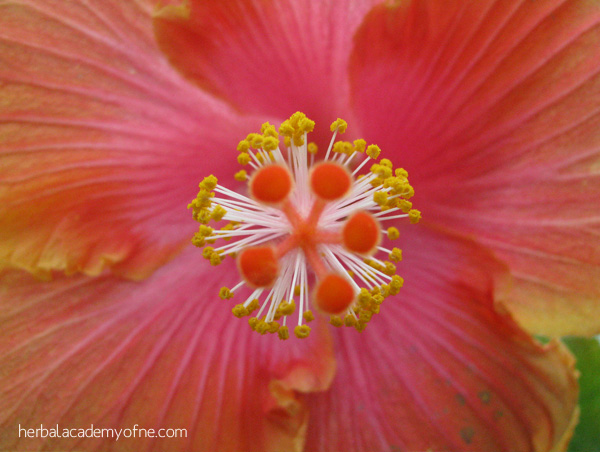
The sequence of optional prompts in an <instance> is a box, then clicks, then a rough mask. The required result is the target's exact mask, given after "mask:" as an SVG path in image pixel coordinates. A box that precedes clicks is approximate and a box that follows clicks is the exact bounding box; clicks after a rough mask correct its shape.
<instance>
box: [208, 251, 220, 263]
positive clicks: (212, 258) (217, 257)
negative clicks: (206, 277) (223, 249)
mask: <svg viewBox="0 0 600 452" xmlns="http://www.w3.org/2000/svg"><path fill="white" fill-rule="evenodd" d="M221 262H223V256H221V255H220V254H219V253H217V252H214V253H212V254H211V255H210V265H214V266H217V265H219V264H220V263H221Z"/></svg>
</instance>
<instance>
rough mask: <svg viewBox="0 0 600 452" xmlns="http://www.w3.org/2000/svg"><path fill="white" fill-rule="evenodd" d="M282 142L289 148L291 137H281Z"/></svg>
mask: <svg viewBox="0 0 600 452" xmlns="http://www.w3.org/2000/svg"><path fill="white" fill-rule="evenodd" d="M283 144H285V146H286V147H288V148H289V147H290V146H291V145H292V139H291V138H290V137H283Z"/></svg>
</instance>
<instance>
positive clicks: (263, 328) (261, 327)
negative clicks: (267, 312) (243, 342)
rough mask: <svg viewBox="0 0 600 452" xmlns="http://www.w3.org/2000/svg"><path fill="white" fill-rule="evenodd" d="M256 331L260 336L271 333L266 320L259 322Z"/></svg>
mask: <svg viewBox="0 0 600 452" xmlns="http://www.w3.org/2000/svg"><path fill="white" fill-rule="evenodd" d="M254 331H256V332H257V333H259V334H267V332H268V331H269V324H268V323H267V322H265V321H264V320H259V321H258V322H257V324H256V326H255V329H254Z"/></svg>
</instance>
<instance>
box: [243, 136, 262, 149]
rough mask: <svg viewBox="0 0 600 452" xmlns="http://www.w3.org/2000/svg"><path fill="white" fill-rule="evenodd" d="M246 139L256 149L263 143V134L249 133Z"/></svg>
mask: <svg viewBox="0 0 600 452" xmlns="http://www.w3.org/2000/svg"><path fill="white" fill-rule="evenodd" d="M246 141H247V142H248V143H250V146H251V147H253V148H254V149H260V148H261V147H262V143H263V136H262V135H261V134H260V133H249V134H248V136H247V137H246Z"/></svg>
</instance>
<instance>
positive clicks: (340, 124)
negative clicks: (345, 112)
mask: <svg viewBox="0 0 600 452" xmlns="http://www.w3.org/2000/svg"><path fill="white" fill-rule="evenodd" d="M347 128H348V123H347V122H346V121H344V120H343V119H342V118H337V119H336V120H335V121H333V122H332V123H331V126H330V127H329V129H330V130H331V131H332V132H335V131H336V130H337V131H338V132H339V133H344V132H345V131H346V129H347Z"/></svg>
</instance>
